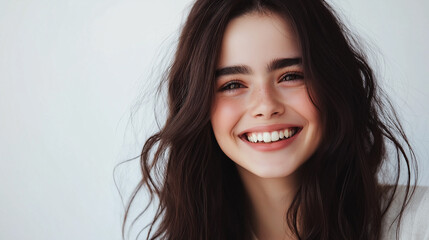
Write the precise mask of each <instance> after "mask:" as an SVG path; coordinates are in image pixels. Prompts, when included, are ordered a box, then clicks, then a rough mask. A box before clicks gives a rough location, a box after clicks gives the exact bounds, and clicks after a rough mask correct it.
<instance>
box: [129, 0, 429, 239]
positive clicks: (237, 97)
mask: <svg viewBox="0 0 429 240" xmlns="http://www.w3.org/2000/svg"><path fill="white" fill-rule="evenodd" d="M355 43H356V42H355V41H353V38H352V37H351V36H350V35H347V31H346V29H345V27H344V26H343V25H342V24H341V23H340V22H339V21H338V19H337V18H336V17H335V15H334V14H333V10H332V9H331V8H330V7H329V5H328V4H327V3H325V2H324V1H322V0H247V1H246V0H241V1H240V0H197V1H196V2H195V4H194V6H193V8H192V9H191V12H190V14H189V17H188V19H187V22H186V24H185V25H184V27H183V30H182V34H181V37H180V41H179V44H178V47H177V52H176V55H175V58H174V61H173V63H172V66H171V68H170V69H169V74H168V77H167V79H166V81H167V84H168V101H169V102H168V103H169V106H168V107H169V115H168V118H167V120H166V122H165V125H164V126H163V128H162V129H161V130H160V131H159V132H158V133H156V134H155V135H153V136H152V137H150V138H149V139H148V140H147V142H146V144H145V145H144V147H143V150H142V154H141V170H142V174H143V178H142V180H141V182H140V183H139V185H138V186H137V189H136V192H138V191H140V190H144V188H147V189H148V190H149V191H150V193H151V194H152V196H156V197H157V198H158V199H159V207H158V210H157V213H156V216H155V219H154V220H153V222H152V224H151V227H150V229H149V231H148V235H147V238H148V239H260V240H265V239H326V240H327V239H365V240H367V239H394V237H398V238H400V239H401V238H402V239H405V238H406V239H413V237H414V238H415V239H425V237H426V238H427V237H428V236H429V235H428V232H427V230H425V228H426V225H425V224H428V220H427V219H426V216H424V215H423V214H422V213H421V212H420V211H421V210H423V211H429V206H428V199H429V197H428V195H429V194H428V193H427V190H426V189H423V188H417V191H414V189H415V188H414V187H413V186H412V183H411V179H412V177H413V176H412V173H413V170H414V168H413V166H414V162H415V159H414V155H413V152H412V150H411V148H410V146H409V144H408V141H407V138H406V136H405V134H404V133H403V130H402V128H401V125H400V124H399V122H398V121H397V119H396V117H395V115H394V112H392V111H391V108H390V105H389V104H388V102H386V101H383V99H382V98H381V96H380V91H379V89H378V88H377V84H376V82H375V79H374V75H373V72H372V70H371V68H370V67H369V66H368V64H367V61H366V58H365V56H364V54H363V53H362V52H361V50H360V49H359V48H358V46H357V45H356V44H355ZM386 103H387V104H386ZM386 144H390V145H392V146H393V149H394V150H396V154H392V155H391V154H387V153H388V152H387V146H386ZM388 156H390V157H391V158H394V159H396V160H395V162H396V163H397V166H396V168H395V169H394V170H396V171H394V174H395V175H394V176H393V184H391V185H383V184H382V182H385V181H388V180H392V179H391V178H389V179H384V177H388V175H386V174H385V172H383V166H384V163H385V162H386V161H387V157H388ZM392 160H393V159H392ZM401 166H402V168H401ZM404 166H405V170H406V171H405V172H406V173H407V175H406V177H407V178H406V179H407V185H406V186H399V187H398V181H399V174H400V173H401V170H403V168H404ZM413 193H415V194H414V197H413V198H412V199H411V198H410V197H411V196H412V195H413ZM134 197H135V194H134V195H133V196H132V198H131V202H130V205H131V203H132V202H133V200H134ZM410 199H411V200H410ZM130 205H129V206H130ZM416 209H419V211H416ZM128 210H129V208H128ZM128 210H127V213H126V217H125V220H124V225H125V223H126V221H127V214H128ZM412 224H413V225H412ZM419 224H421V226H423V227H421V228H420V227H419ZM398 226H400V228H398ZM425 234H426V235H425ZM404 237H405V238H404ZM421 237H423V238H421Z"/></svg>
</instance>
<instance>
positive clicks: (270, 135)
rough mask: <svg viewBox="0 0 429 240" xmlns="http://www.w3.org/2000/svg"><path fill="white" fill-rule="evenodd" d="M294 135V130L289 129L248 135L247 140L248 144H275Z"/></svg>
mask: <svg viewBox="0 0 429 240" xmlns="http://www.w3.org/2000/svg"><path fill="white" fill-rule="evenodd" d="M295 133H296V129H295V128H289V129H285V130H281V131H272V132H259V133H248V134H247V140H249V142H253V143H256V142H265V143H270V142H276V141H279V140H281V139H285V138H290V137H292V136H293V135H294V134H295Z"/></svg>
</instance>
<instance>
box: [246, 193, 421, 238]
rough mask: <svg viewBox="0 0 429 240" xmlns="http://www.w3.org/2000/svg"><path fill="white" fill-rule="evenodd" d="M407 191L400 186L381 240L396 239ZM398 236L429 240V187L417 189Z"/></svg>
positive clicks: (406, 209) (407, 208) (385, 221)
mask: <svg viewBox="0 0 429 240" xmlns="http://www.w3.org/2000/svg"><path fill="white" fill-rule="evenodd" d="M405 191H406V187H405V186H398V189H397V192H396V195H395V199H394V200H393V202H392V205H391V206H390V208H389V210H388V211H387V213H386V215H385V217H384V219H383V223H382V224H383V226H382V230H381V234H382V235H381V240H394V239H396V228H397V221H398V219H397V218H396V216H398V214H399V211H401V207H402V202H403V199H404V194H405ZM395 218H396V220H395ZM394 221H395V222H394ZM392 223H393V225H392ZM252 234H253V239H254V240H258V238H257V237H256V235H255V234H254V233H252ZM398 236H399V238H398V240H429V187H427V186H418V187H416V191H415V192H414V195H413V197H412V198H411V201H410V203H409V204H408V205H407V207H406V208H405V211H404V214H403V215H402V220H401V226H400V228H399V235H398Z"/></svg>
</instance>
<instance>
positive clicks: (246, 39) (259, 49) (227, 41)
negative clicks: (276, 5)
mask: <svg viewBox="0 0 429 240" xmlns="http://www.w3.org/2000/svg"><path fill="white" fill-rule="evenodd" d="M300 56H301V50H300V48H299V44H298V41H297V37H296V35H295V33H294V31H293V29H292V26H291V25H290V24H289V22H287V21H286V20H285V19H283V18H281V17H280V16H278V15H277V14H274V13H266V14H265V13H250V14H246V15H243V16H240V17H237V18H234V19H233V20H231V21H230V22H229V23H228V25H227V27H226V30H225V34H224V36H223V40H222V48H221V53H220V57H219V62H218V67H225V66H230V65H240V64H245V65H249V66H252V65H253V66H255V67H256V66H258V65H260V64H266V63H267V62H269V61H271V60H272V59H276V58H288V57H300Z"/></svg>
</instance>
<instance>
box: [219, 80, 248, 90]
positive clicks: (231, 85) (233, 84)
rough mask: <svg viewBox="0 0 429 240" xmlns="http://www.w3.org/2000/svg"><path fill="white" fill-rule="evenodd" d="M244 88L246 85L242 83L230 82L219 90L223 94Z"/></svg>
mask: <svg viewBox="0 0 429 240" xmlns="http://www.w3.org/2000/svg"><path fill="white" fill-rule="evenodd" d="M243 87H244V85H243V84H241V83H240V82H238V81H231V82H228V83H226V84H224V85H223V86H222V87H221V88H220V89H219V91H221V92H223V91H233V90H237V89H239V88H243Z"/></svg>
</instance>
